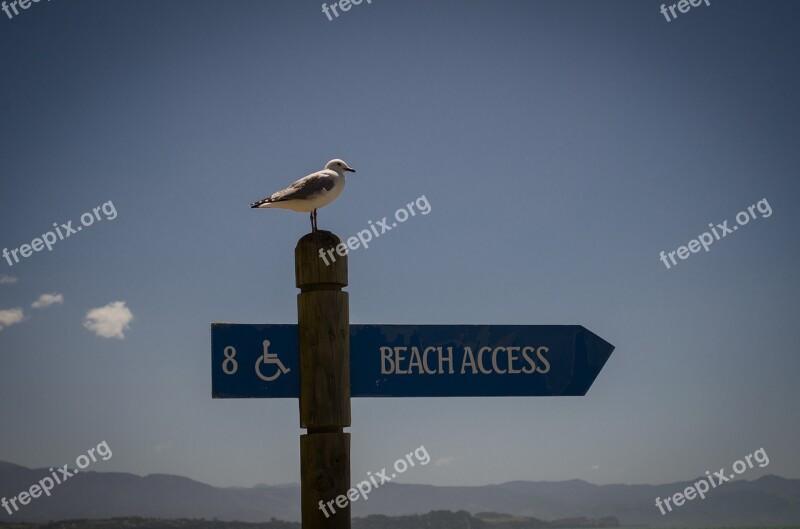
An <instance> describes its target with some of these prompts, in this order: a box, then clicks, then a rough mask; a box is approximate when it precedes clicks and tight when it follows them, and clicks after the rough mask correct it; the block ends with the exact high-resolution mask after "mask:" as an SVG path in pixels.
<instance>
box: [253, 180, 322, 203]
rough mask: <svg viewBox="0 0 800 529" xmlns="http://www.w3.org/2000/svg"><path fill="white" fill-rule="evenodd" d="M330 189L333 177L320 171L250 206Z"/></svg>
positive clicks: (307, 196)
mask: <svg viewBox="0 0 800 529" xmlns="http://www.w3.org/2000/svg"><path fill="white" fill-rule="evenodd" d="M331 189H333V177H332V176H331V175H329V174H326V173H324V172H322V171H320V172H318V173H312V174H310V175H308V176H305V177H303V178H301V179H300V180H298V181H297V182H295V183H293V184H292V185H290V186H289V187H287V188H286V189H282V190H280V191H278V192H277V193H273V194H272V196H270V197H267V198H265V199H263V200H259V201H258V202H254V203H253V204H251V206H250V207H252V208H257V207H258V206H260V205H262V204H269V203H271V202H283V201H285V200H305V199H307V198H310V197H313V196H314V195H317V194H319V193H321V192H323V191H330V190H331Z"/></svg>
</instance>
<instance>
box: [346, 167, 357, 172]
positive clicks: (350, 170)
mask: <svg viewBox="0 0 800 529" xmlns="http://www.w3.org/2000/svg"><path fill="white" fill-rule="evenodd" d="M345 171H349V172H351V173H355V172H356V170H355V169H351V168H349V167H348V168H347V169H345Z"/></svg>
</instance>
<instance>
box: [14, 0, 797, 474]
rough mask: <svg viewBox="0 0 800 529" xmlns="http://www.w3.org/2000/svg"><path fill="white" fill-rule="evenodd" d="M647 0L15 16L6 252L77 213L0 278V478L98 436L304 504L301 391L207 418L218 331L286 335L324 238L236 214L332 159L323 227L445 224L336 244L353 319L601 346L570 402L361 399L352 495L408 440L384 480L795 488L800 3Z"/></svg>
mask: <svg viewBox="0 0 800 529" xmlns="http://www.w3.org/2000/svg"><path fill="white" fill-rule="evenodd" d="M660 5H661V4H660V3H659V2H651V1H649V0H616V1H613V2H611V1H603V2H598V1H589V0H585V1H584V0H561V1H556V0H535V1H511V0H504V1H497V2H477V1H463V2H456V1H450V0H437V2H423V1H415V0H403V1H402V2H400V1H392V0H373V1H372V2H371V3H370V4H368V3H366V2H363V3H361V4H360V5H358V6H353V7H352V8H351V9H350V10H349V11H347V12H339V15H340V16H338V17H336V18H333V19H332V20H329V19H328V17H327V16H326V15H325V14H324V13H323V11H322V10H321V9H320V2H319V1H317V2H311V1H305V0H302V1H299V0H293V1H288V0H287V1H282V2H278V1H255V0H253V1H251V0H235V1H230V2H224V3H223V2H217V1H207V0H191V1H189V0H172V1H170V2H156V1H154V0H139V1H136V2H133V1H116V2H102V1H99V0H84V1H81V2H71V1H66V0H53V1H48V2H39V3H32V4H31V6H30V7H29V8H28V9H27V10H25V11H20V12H19V14H18V15H16V16H13V17H12V18H8V17H7V16H6V15H5V14H4V13H2V12H0V49H2V50H3V52H2V55H1V56H0V94H2V101H3V103H2V114H1V115H0V248H6V249H8V250H9V251H11V250H14V249H19V248H20V247H21V246H22V245H23V244H30V243H31V242H32V241H33V239H35V238H39V237H41V236H42V234H44V233H45V232H47V231H49V230H51V229H56V228H58V229H59V230H61V231H62V232H66V231H68V230H67V228H66V227H64V228H63V230H62V228H61V224H68V223H69V222H70V221H71V222H72V224H71V227H72V228H73V229H74V228H76V227H78V226H81V221H80V219H81V216H82V215H83V214H84V213H86V212H88V213H89V216H88V217H84V219H86V220H87V222H88V220H89V218H92V219H93V220H91V222H90V223H89V224H91V225H89V226H85V227H83V226H81V227H82V230H81V231H80V232H77V230H76V232H75V233H72V234H70V236H69V237H65V238H63V240H61V239H59V240H58V241H57V242H55V243H54V244H52V245H51V247H52V250H51V251H48V249H47V248H43V249H42V248H41V247H40V251H38V252H32V254H31V255H29V256H28V257H20V260H19V262H14V263H13V265H9V263H8V261H7V260H6V259H0V327H2V329H1V330H0V461H7V462H11V463H16V464H20V465H24V466H28V467H49V466H54V465H63V464H65V463H68V462H71V461H74V460H75V458H76V456H78V455H80V454H82V453H85V452H86V451H87V450H88V449H89V448H91V447H94V446H96V445H98V443H100V442H101V441H106V442H107V444H108V445H109V447H110V448H111V450H112V451H113V457H112V458H111V459H109V460H108V461H105V462H98V463H97V464H96V465H95V466H94V467H93V469H94V470H97V471H115V472H116V471H119V472H132V473H135V474H139V475H146V474H150V473H169V474H178V475H184V476H187V477H190V478H192V479H196V480H199V481H202V482H205V483H209V484H212V485H216V486H251V485H254V484H258V483H265V484H279V483H296V482H298V481H299V468H300V462H299V436H300V434H301V433H303V430H301V429H300V427H299V418H298V404H297V401H296V400H295V399H252V400H240V399H230V400H228V399H212V398H211V369H210V362H209V360H210V354H211V348H210V323H211V322H217V321H225V322H236V323H275V324H277V323H296V310H297V309H296V294H297V293H298V290H297V289H296V288H295V283H294V261H293V260H294V247H295V244H296V242H297V240H298V239H299V238H300V237H302V236H303V235H304V234H305V233H307V232H308V231H309V228H310V227H309V222H308V216H307V215H306V214H301V213H293V212H288V211H281V210H251V209H250V208H249V207H248V205H249V204H250V203H251V202H253V201H255V200H258V199H260V198H263V197H264V196H268V195H269V194H271V193H272V192H274V191H277V190H279V189H281V188H283V187H285V186H286V185H288V184H289V183H291V182H292V181H293V180H295V179H297V178H299V177H301V176H303V175H305V174H308V173H311V172H313V171H316V170H319V169H321V168H322V167H323V166H324V164H325V163H326V162H327V161H328V160H330V159H332V158H342V159H344V160H345V161H346V162H347V163H348V164H349V165H351V166H352V167H354V168H356V170H357V172H356V173H355V174H352V175H348V180H347V182H348V183H347V187H346V189H345V191H344V193H343V194H342V195H341V196H340V197H339V198H338V199H337V200H336V201H335V202H334V203H333V204H331V205H329V206H327V207H325V208H323V209H321V210H320V211H319V216H318V219H319V225H320V228H321V229H326V230H330V231H333V232H334V233H336V234H338V235H339V236H341V237H342V238H347V237H350V236H353V235H355V234H357V233H358V231H360V230H362V229H364V228H366V227H368V223H369V221H373V222H374V221H376V220H380V219H382V218H383V217H384V216H388V217H391V216H392V215H393V214H394V212H395V211H396V210H397V209H399V208H402V207H404V206H405V204H407V203H408V202H411V201H414V200H416V199H418V198H419V197H423V196H424V197H425V198H426V199H427V201H428V203H429V204H430V208H431V209H430V213H429V214H427V215H424V216H421V215H417V216H415V217H412V218H410V219H409V220H408V221H407V222H405V223H403V224H401V225H399V226H398V227H397V228H396V229H393V230H392V231H391V233H386V234H384V235H382V236H381V237H380V238H377V239H375V240H374V241H373V243H372V244H371V245H370V247H369V248H367V249H363V248H361V249H358V250H356V251H354V252H352V253H351V254H350V256H349V282H350V284H349V286H348V288H347V291H348V292H349V296H350V321H351V322H352V323H377V324H516V325H535V324H542V325H544V324H578V325H584V326H585V327H586V328H588V329H590V330H591V331H593V332H594V333H596V334H598V335H599V336H601V337H602V338H604V339H605V340H607V341H608V342H610V343H612V344H614V346H615V347H616V350H615V351H614V353H613V355H612V356H611V358H610V359H609V361H608V362H607V364H606V365H605V367H604V369H603V371H602V372H601V373H600V375H599V376H598V378H597V380H596V381H595V383H594V385H593V386H592V388H591V389H590V390H589V392H588V394H587V395H586V396H585V397H552V398H547V397H544V398H531V397H528V398H505V397H492V398H392V399H379V398H364V399H354V400H353V402H352V426H351V427H350V428H349V429H348V431H349V432H351V434H352V448H351V457H352V464H351V467H352V470H351V475H352V476H353V479H354V480H355V479H360V478H359V476H366V474H367V472H368V471H372V472H374V471H375V470H379V469H381V468H382V467H387V466H389V465H391V464H392V463H393V462H394V461H395V460H396V459H398V458H402V457H403V456H404V454H407V453H409V452H411V451H412V450H414V449H415V448H417V447H419V446H424V447H425V448H426V449H427V451H428V453H429V454H430V457H431V461H432V462H431V464H429V465H427V466H417V467H415V468H413V469H410V470H409V471H408V472H406V473H405V474H404V475H403V476H402V477H400V478H398V481H400V482H405V483H425V484H436V485H481V484H488V483H501V482H505V481H510V480H534V481H536V480H569V479H583V480H586V481H590V482H592V483H600V484H602V483H667V482H674V481H681V480H690V479H693V478H695V477H697V476H699V475H701V474H704V472H705V471H706V470H712V471H714V470H716V469H718V468H720V467H723V466H727V467H730V465H731V464H732V463H733V462H734V461H736V460H737V459H739V458H742V457H744V456H745V455H747V454H750V453H752V452H754V451H755V450H757V449H759V448H762V447H763V448H764V449H765V451H766V453H767V454H768V455H769V460H770V462H769V465H767V466H765V467H764V468H758V467H756V468H753V469H751V470H748V471H747V474H746V475H744V476H742V478H744V479H753V478H757V477H759V476H760V475H763V474H778V475H781V476H785V477H789V478H800V456H798V453H797V439H798V437H800V417H799V416H798V414H797V407H796V405H797V402H798V392H799V391H800V390H798V384H797V382H796V373H797V372H798V370H800V356H798V355H797V354H796V353H797V350H796V348H797V342H798V333H799V331H798V325H797V321H798V315H799V314H800V312H799V309H798V305H797V299H798V295H799V294H800V288H798V281H797V270H798V269H799V268H800V252H798V244H797V240H798V239H797V228H798V226H799V225H800V216H799V214H798V209H797V207H796V206H797V203H798V199H800V188H799V187H798V183H797V181H798V169H800V150H798V148H797V145H798V140H800V131H798V128H797V127H798V125H797V124H798V123H800V100H799V99H798V98H797V94H798V93H800V75H799V74H798V68H797V65H798V64H799V63H800V61H799V59H800V33H798V32H797V27H796V20H797V17H798V15H800V4H798V3H796V2H791V1H788V0H787V1H778V0H772V1H769V2H765V1H759V2H755V1H742V0H726V1H725V2H720V1H717V0H714V1H712V2H711V3H710V5H708V6H707V5H705V4H701V5H700V6H699V7H694V8H692V9H691V10H690V11H689V12H687V13H678V17H677V18H676V19H674V20H671V21H669V22H668V21H667V20H666V17H665V16H664V15H663V14H662V13H661V12H660V10H659V8H660ZM760 201H761V202H760ZM759 202H760V203H761V209H758V207H756V208H753V211H754V215H753V216H751V217H750V220H749V221H748V223H747V224H746V225H743V226H738V225H737V228H739V229H737V230H736V231H735V232H733V231H732V232H731V233H729V234H726V236H725V237H724V238H720V239H719V240H714V241H713V244H711V246H710V247H709V250H708V251H704V250H703V249H700V250H699V251H698V252H697V253H689V254H688V258H686V259H677V260H676V263H677V264H674V265H673V264H672V263H671V262H669V261H667V263H669V264H670V265H671V266H670V268H667V266H666V265H665V264H664V262H662V261H661V260H660V254H661V252H662V251H663V252H667V253H668V252H676V251H678V249H679V247H681V246H684V245H687V244H689V241H691V240H692V239H695V238H697V237H698V235H700V234H701V233H704V232H706V231H707V230H710V229H711V228H709V227H708V225H709V224H710V223H711V224H714V225H716V224H723V223H724V221H726V220H727V221H728V226H729V227H732V226H733V225H736V220H735V218H736V215H737V213H739V212H740V211H743V210H744V211H746V210H747V208H748V207H750V206H754V205H757V204H758V203H759ZM767 206H768V207H769V211H771V214H769V215H766V214H765V213H763V212H762V210H763V211H767ZM94 208H100V209H98V210H97V215H95V214H94V213H92V211H93V210H94ZM112 211H113V213H112ZM753 217H755V218H753ZM98 219H99V220H98ZM54 223H56V224H57V225H58V226H55V227H54V226H53V224H54ZM715 229H716V228H715ZM717 231H718V232H719V231H721V229H720V230H717ZM62 235H65V233H62ZM684 251H685V250H684ZM18 255H19V254H18ZM673 255H675V254H673ZM667 259H669V257H667ZM11 260H12V262H13V257H12V258H11ZM42 296H44V297H42ZM34 304H36V307H34V306H33V305H34Z"/></svg>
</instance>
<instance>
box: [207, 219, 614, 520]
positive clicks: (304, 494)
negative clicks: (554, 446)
mask: <svg viewBox="0 0 800 529" xmlns="http://www.w3.org/2000/svg"><path fill="white" fill-rule="evenodd" d="M337 247H344V244H343V243H342V241H341V239H340V238H339V237H337V236H336V235H334V234H333V233H330V232H327V231H322V230H318V231H316V232H313V233H309V234H307V235H305V236H303V237H302V238H301V239H300V241H299V242H298V243H297V247H296V248H295V278H296V285H297V287H298V288H299V289H300V294H298V296H297V325H241V324H229V323H214V324H212V325H211V373H212V375H211V386H212V390H211V392H212V396H213V397H214V398H298V399H299V401H300V427H301V428H305V429H306V432H307V433H305V434H303V435H301V436H300V490H301V510H302V526H303V529H349V528H350V505H349V503H348V504H347V505H346V506H345V507H343V508H340V509H338V510H337V511H336V512H335V513H334V514H332V515H330V516H329V515H328V514H327V513H323V511H321V510H320V509H319V507H318V506H319V505H320V504H322V503H324V502H328V501H331V500H333V499H334V498H340V497H341V498H343V497H345V496H344V495H345V494H347V491H348V489H349V488H350V434H349V433H347V432H345V431H344V428H346V427H348V426H350V397H351V396H353V397H475V396H484V397H490V396H491V397H499V396H514V397H521V396H573V395H574V396H577V395H585V394H586V392H587V391H588V390H589V387H591V385H592V383H593V382H594V380H595V378H596V377H597V375H598V374H599V373H600V370H601V369H602V368H603V365H605V363H606V361H607V360H608V358H609V356H610V355H611V353H612V351H613V350H614V346H612V345H611V344H609V343H608V342H606V341H605V340H603V339H602V338H600V337H599V336H597V335H595V334H594V333H592V332H590V331H588V330H587V329H585V328H583V327H581V326H579V325H350V321H349V302H348V294H347V292H344V291H343V290H342V289H343V288H344V287H346V286H347V255H346V254H345V255H344V256H343V257H340V258H338V259H336V260H335V261H333V262H331V263H327V262H326V263H324V264H323V261H322V259H320V258H319V256H320V255H323V252H324V251H327V250H329V249H331V248H337ZM340 255H341V254H340ZM351 359H352V362H351ZM337 505H338V501H337Z"/></svg>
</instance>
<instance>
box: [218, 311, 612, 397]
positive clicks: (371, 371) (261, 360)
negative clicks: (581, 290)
mask: <svg viewBox="0 0 800 529" xmlns="http://www.w3.org/2000/svg"><path fill="white" fill-rule="evenodd" d="M613 350H614V346H613V345H611V344H609V343H608V342H606V341H605V340H603V339H602V338H600V337H599V336H597V335H595V334H594V333H592V332H591V331H588V330H587V329H585V328H584V327H582V326H580V325H351V326H350V395H351V397H477V396H579V395H585V394H586V392H587V391H588V390H589V387H590V386H591V385H592V383H593V382H594V380H595V378H596V377H597V375H598V373H600V370H601V369H602V368H603V366H604V365H605V363H606V361H607V360H608V358H609V357H610V356H611V353H612V351H613ZM211 363H212V366H211V367H212V396H213V397H214V398H270V397H272V398H280V397H299V396H300V351H299V338H298V331H297V325H242V324H228V323H214V324H212V325H211Z"/></svg>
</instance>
